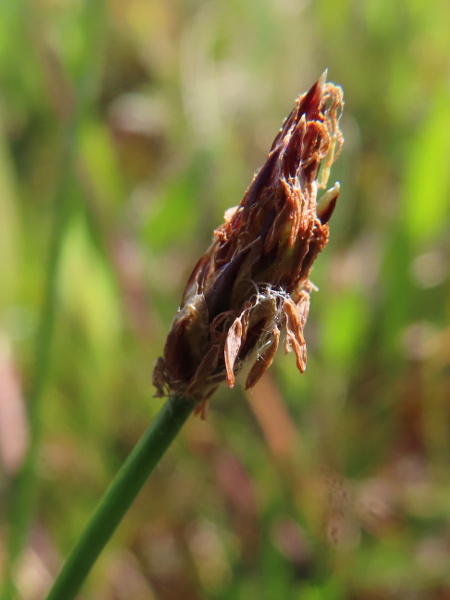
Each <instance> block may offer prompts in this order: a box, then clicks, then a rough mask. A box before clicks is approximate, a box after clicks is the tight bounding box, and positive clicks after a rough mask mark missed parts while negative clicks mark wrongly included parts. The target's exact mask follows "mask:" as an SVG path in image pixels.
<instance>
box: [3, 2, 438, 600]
mask: <svg viewBox="0 0 450 600" xmlns="http://www.w3.org/2000/svg"><path fill="white" fill-rule="evenodd" d="M449 22H450V6H449V5H448V3H447V2H446V1H445V0H434V1H433V2H431V3H424V2H421V1H420V0H415V1H411V0H401V1H399V2H397V3H390V2H388V1H387V0H379V1H375V0H367V1H365V2H356V1H350V0H346V1H345V2H344V1H343V2H340V3H331V2H329V1H325V0H317V1H316V2H300V1H294V0H283V1H277V0H265V1H264V2H261V1H260V0H259V1H258V0H246V1H245V2H241V1H239V2H238V1H237V0H231V1H230V2H227V3H224V2H223V3H221V2H217V1H209V2H204V1H200V0H198V1H196V2H194V1H188V0H185V1H184V2H182V1H181V0H178V1H177V0H171V1H170V2H162V1H156V2H153V3H146V2H143V1H142V0H129V1H128V2H127V3H122V2H118V1H117V0H116V1H109V2H98V3H89V2H83V1H81V0H79V1H78V2H75V1H74V0H73V1H69V0H40V1H37V0H35V1H34V2H33V1H29V2H25V1H24V0H22V1H17V2H3V3H1V4H0V81H1V91H0V281H1V285H0V409H1V415H0V434H1V435H0V459H1V466H0V490H1V496H0V509H1V521H0V565H1V568H2V572H5V569H6V567H5V565H6V558H5V553H6V540H7V536H8V530H9V515H10V509H11V506H10V504H11V503H12V502H13V501H14V500H13V499H14V498H15V495H14V489H15V481H16V477H17V472H18V469H19V467H20V464H21V461H22V460H23V449H24V443H25V440H26V435H27V431H29V429H28V428H27V426H26V419H25V416H24V407H25V404H26V400H27V399H28V398H32V397H33V390H32V389H30V387H31V386H32V385H33V383H32V382H33V380H34V378H35V376H36V375H35V367H36V336H37V335H38V331H39V323H40V321H41V318H42V301H43V294H44V290H45V288H46V281H47V277H48V267H47V265H48V255H49V252H50V237H51V231H52V229H53V228H54V223H55V219H57V218H58V217H57V211H58V204H57V201H59V200H61V201H62V202H63V203H64V206H65V209H64V210H65V211H66V212H65V220H64V222H63V223H62V227H63V229H62V230H61V231H60V233H61V251H60V255H59V262H58V269H57V279H56V281H55V285H56V291H57V311H56V316H55V328H54V334H52V339H49V340H47V341H48V342H49V345H50V350H51V354H50V361H49V367H48V372H47V373H45V374H44V375H45V377H44V380H45V388H44V390H43V394H42V397H41V401H40V403H39V406H38V407H37V408H36V410H34V411H33V410H32V411H31V414H33V415H34V418H36V419H37V420H38V421H39V423H40V427H41V434H40V436H39V437H40V444H39V450H38V453H37V457H36V458H37V485H38V491H37V497H36V501H35V502H34V503H33V515H32V524H31V531H30V536H29V539H28V542H27V547H26V551H25V552H23V553H22V554H21V557H20V560H19V561H18V563H17V565H16V569H15V575H16V581H17V584H18V587H19V589H20V592H21V594H22V597H23V598H25V599H34V598H40V597H42V595H43V593H44V590H45V589H46V588H47V587H48V585H49V582H50V581H51V579H52V577H53V576H54V574H55V572H56V571H57V568H58V565H59V564H60V561H61V560H62V557H63V556H64V555H66V554H67V551H68V550H69V548H70V546H71V545H72V544H73V542H74V540H75V539H76V537H77V536H78V534H79V532H80V530H81V528H82V526H83V524H84V523H85V521H86V519H87V518H88V516H89V515H90V514H91V512H92V509H93V507H94V505H95V503H96V501H97V500H98V498H99V497H100V495H101V494H102V492H103V490H104V489H105V487H106V485H107V484H108V482H109V481H110V480H111V479H112V477H113V475H114V473H115V471H116V470H117V468H118V466H119V465H120V464H121V463H122V462H123V460H124V458H125V457H126V455H127V454H128V452H129V451H130V449H131V448H132V447H133V445H134V443H135V442H136V441H137V439H138V438H139V436H140V434H141V433H142V432H143V431H144V429H145V428H146V426H147V424H148V423H149V422H150V421H151V419H152V418H153V416H154V415H155V414H156V412H157V410H158V408H159V406H160V405H161V401H160V400H156V399H153V398H152V394H153V391H152V387H151V383H150V381H151V370H152V363H153V361H154V360H155V358H156V357H157V356H158V355H159V354H160V353H161V350H162V346H163V343H164V338H165V335H166V333H167V331H168V328H169V325H170V321H171V318H172V316H173V314H174V312H175V310H176V308H177V305H178V302H179V299H180V294H181V290H182V287H183V283H184V280H185V277H186V276H187V275H188V274H189V272H190V269H191V268H192V266H193V264H194V263H195V262H196V259H197V257H198V256H199V255H200V254H201V253H202V252H203V251H204V249H205V247H206V246H207V245H208V244H209V241H210V238H211V232H212V230H213V228H214V227H216V226H217V225H218V224H220V222H221V219H222V214H223V211H224V210H225V209H226V208H228V207H230V206H233V205H235V204H237V203H238V202H239V200H240V199H241V197H242V195H243V193H244V191H245V188H246V186H247V185H248V184H249V183H250V181H251V177H252V175H253V172H254V171H255V169H256V168H257V167H259V166H260V165H261V164H262V163H263V161H264V159H265V155H266V153H267V150H268V148H269V147H270V143H271V141H272V139H273V137H274V135H275V133H276V132H277V130H278V128H279V126H280V125H281V122H282V119H283V117H284V116H285V115H286V114H287V113H288V112H289V111H290V109H291V106H292V104H293V100H294V98H295V97H296V95H297V94H298V93H299V92H301V91H304V90H306V89H307V87H308V86H309V85H311V83H312V82H313V81H314V80H315V79H316V78H317V76H318V75H320V73H321V72H322V71H323V70H324V68H326V67H328V68H329V78H330V79H331V80H332V81H335V82H336V83H339V84H341V85H342V86H343V88H344V92H345V99H346V109H345V113H344V117H343V120H342V127H343V130H344V135H345V138H346V144H345V146H344V150H343V153H342V155H341V157H340V158H339V160H338V162H337V163H336V164H335V166H334V167H333V171H332V175H331V177H332V179H333V180H334V179H339V180H340V181H341V184H342V192H341V197H340V199H339V203H338V206H337V209H336V212H335V214H334V215H333V219H332V223H331V240H330V243H329V246H328V247H327V249H326V251H325V252H324V253H323V255H321V256H320V257H319V259H318V261H317V266H316V268H315V271H314V274H313V281H314V283H315V284H316V285H317V286H318V287H319V288H320V291H319V292H318V293H315V294H314V295H313V298H312V309H311V314H310V317H309V321H308V325H307V330H306V338H307V342H308V350H309V362H308V369H307V372H306V373H305V374H304V375H303V376H300V375H299V374H298V373H297V371H296V369H295V365H294V361H293V359H292V356H287V357H285V356H282V355H281V354H280V356H278V357H277V360H276V362H275V364H274V366H273V369H272V371H271V376H270V378H268V379H267V380H266V381H265V382H263V385H262V386H261V387H260V388H258V389H257V390H255V392H254V394H253V396H252V397H249V398H247V397H246V396H245V395H244V393H243V392H242V390H241V389H236V390H233V391H232V392H230V391H228V390H226V389H221V390H220V391H219V392H218V393H217V394H216V396H215V398H214V400H213V402H212V408H211V412H210V415H209V417H208V421H207V422H206V423H202V422H200V421H199V420H196V419H191V420H190V422H189V423H188V424H187V426H186V427H185V429H184V431H183V432H182V435H181V436H180V439H179V440H178V441H177V442H176V444H175V445H174V447H173V448H172V449H171V451H170V453H169V455H168V456H167V457H166V458H165V459H164V461H163V462H162V464H161V466H160V467H159V469H158V471H157V473H156V474H155V476H154V477H153V480H152V482H151V483H149V485H148V486H147V487H146V489H145V490H144V491H143V492H142V494H141V496H140V497H139V499H138V501H137V502H136V504H135V506H134V507H133V508H132V510H131V512H130V514H129V515H128V517H127V518H126V520H125V521H124V522H123V524H122V525H121V527H120V529H119V531H118V532H117V534H116V536H115V537H114V539H113V541H112V542H111V544H110V545H109V547H108V549H107V550H106V552H105V554H104V555H103V556H102V558H101V559H100V561H99V563H98V565H97V566H96V568H95V569H94V571H93V573H92V575H91V577H90V579H89V581H88V583H87V585H86V587H85V591H84V594H83V596H82V597H83V598H104V599H105V600H106V599H112V598H114V599H119V600H120V599H121V598H127V599H132V600H140V599H143V598H155V599H158V600H172V599H174V600H175V599H178V598H185V599H197V598H198V599H200V598H214V599H217V600H219V599H220V600H222V599H223V600H226V599H228V598H230V599H231V598H233V599H238V600H249V599H252V598H255V597H261V598H271V599H272V598H302V599H306V600H316V599H318V598H320V599H322V598H323V599H325V600H335V599H345V600H347V599H352V600H353V599H354V600H375V599H377V600H378V599H380V600H385V599H397V598H415V599H426V600H428V599H439V600H442V599H446V598H450V568H449V567H450V561H449V559H448V556H449V554H450V527H449V523H450V475H449V468H448V467H449V458H450V441H449V440H450V417H449V414H450V411H449V408H450V406H449V404H450V400H449V399H450V379H449V374H450V369H449V365H450V351H449V348H450V329H449V325H448V323H449V312H450V301H449V298H450V294H449V288H450V279H449V267H448V264H449V255H450V245H449V236H448V231H449V224H450V218H449V198H450V170H449V168H448V162H449V157H450V136H449V131H450V63H449V56H450V52H449V51H450V43H449V41H448V33H447V29H448V23H449ZM74 111H75V113H74ZM74 114H75V116H76V120H75V121H74ZM71 120H72V121H71ZM71 123H72V125H73V123H75V126H74V127H75V128H74V130H73V131H71V129H70V128H71V126H72V125H71ZM68 134H71V136H72V137H71V138H70V140H71V141H70V143H71V144H72V148H71V153H69V158H70V160H68V161H67V164H66V165H64V161H63V160H62V158H63V156H64V147H65V144H67V136H68ZM62 179H64V186H63V187H62V190H63V192H61V180H62ZM56 223H58V221H56ZM267 414H268V416H267Z"/></svg>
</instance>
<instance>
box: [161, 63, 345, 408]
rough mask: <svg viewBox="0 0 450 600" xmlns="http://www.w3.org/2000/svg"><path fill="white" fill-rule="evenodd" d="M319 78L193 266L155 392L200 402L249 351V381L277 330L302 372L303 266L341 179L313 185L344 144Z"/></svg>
mask: <svg viewBox="0 0 450 600" xmlns="http://www.w3.org/2000/svg"><path fill="white" fill-rule="evenodd" d="M325 76H326V73H325V74H324V75H323V76H322V77H321V78H320V79H319V80H318V81H317V82H316V83H315V84H314V85H313V86H312V88H311V89H310V90H309V92H307V93H306V94H303V95H302V96H300V97H299V98H298V99H297V101H296V106H295V108H294V109H293V111H292V112H291V114H290V115H289V116H288V117H287V119H285V121H284V123H283V126H282V127H281V129H280V131H279V133H278V135H277V136H276V138H275V140H274V142H273V144H272V148H271V150H270V152H269V155H268V157H267V160H266V162H265V164H264V165H263V167H262V168H261V169H260V170H259V171H258V172H257V173H256V174H255V176H254V177H253V181H252V183H251V184H250V187H249V188H248V189H247V191H246V193H245V196H244V198H243V200H242V201H241V203H240V204H239V205H238V206H237V207H235V208H232V209H229V210H227V211H226V213H225V222H224V223H223V224H222V225H221V226H220V227H219V228H218V229H216V231H215V232H214V239H213V242H212V244H211V246H210V247H209V248H208V250H207V251H206V252H205V254H204V255H203V256H202V257H201V258H200V260H199V261H198V263H197V265H196V267H195V268H194V270H193V272H192V274H191V276H190V278H189V280H188V282H187V284H186V288H185V290H184V294H183V300H182V303H181V306H180V308H179V310H178V313H177V314H176V316H175V319H174V321H173V324H172V329H171V330H170V332H169V335H168V337H167V341H166V345H165V348H164V357H162V358H159V359H158V360H157V361H156V364H155V368H154V372H153V382H154V385H155V387H156V389H157V395H159V396H163V395H166V394H170V393H173V392H177V393H181V394H184V395H186V396H189V397H191V398H192V399H193V400H196V401H205V400H206V399H207V398H209V397H210V396H211V394H212V393H213V392H214V390H215V389H216V388H217V386H218V385H219V383H221V382H222V381H225V380H226V381H227V383H228V385H229V386H230V387H233V385H234V382H235V374H236V373H237V372H238V371H239V370H240V368H241V367H242V365H243V363H244V362H245V361H246V360H247V359H248V358H249V357H250V356H252V355H254V354H255V351H256V360H255V363H254V365H253V367H252V368H251V370H250V372H249V374H248V376H247V381H246V387H247V388H251V387H253V386H254V385H255V384H256V382H257V381H258V379H259V378H260V377H261V376H262V374H263V373H264V372H265V371H266V370H267V369H268V367H269V366H270V364H271V363H272V360H273V357H274V355H275V352H276V350H277V347H278V343H279V339H280V331H281V330H283V329H285V332H286V333H285V341H284V344H285V349H286V351H287V352H289V351H291V350H293V351H294V352H295V355H296V359H297V367H298V368H299V370H300V371H301V372H303V371H304V370H305V367H306V344H305V340H304V337H303V327H304V324H305V322H306V318H307V316H308V309H309V294H310V291H311V289H312V284H311V282H310V281H309V273H310V270H311V267H312V265H313V262H314V260H315V258H316V256H317V254H318V253H319V252H320V251H321V250H322V248H323V247H324V246H325V245H326V243H327V241H328V221H329V219H330V217H331V214H332V212H333V210H334V207H335V204H336V200H337V197H338V194H339V184H338V183H336V184H335V185H334V186H333V187H332V188H330V189H329V190H328V191H326V192H325V193H324V194H323V195H322V197H321V198H320V200H319V201H318V200H317V192H318V188H324V187H325V185H326V180H327V178H328V173H329V169H330V166H331V164H332V163H333V161H334V159H335V158H336V157H337V155H338V154H339V151H340V149H341V146H342V143H343V138H342V135H341V132H340V130H339V126H338V121H339V117H340V115H341V112H342V107H343V96H342V90H341V88H340V87H337V86H335V85H333V84H332V83H325ZM319 167H321V172H320V173H319Z"/></svg>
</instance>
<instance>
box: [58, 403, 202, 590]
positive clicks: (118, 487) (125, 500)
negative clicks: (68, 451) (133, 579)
mask: <svg viewBox="0 0 450 600" xmlns="http://www.w3.org/2000/svg"><path fill="white" fill-rule="evenodd" d="M194 407H195V402H193V401H192V399H190V398H186V397H185V396H179V395H174V396H171V397H170V398H169V399H168V400H167V402H166V403H165V404H164V406H163V407H162V409H161V410H160V412H159V413H158V415H157V416H156V418H155V420H154V421H153V423H152V424H151V426H150V427H149V428H148V430H147V431H146V432H145V433H144V435H143V436H142V438H141V439H140V440H139V442H138V443H137V445H136V446H135V448H134V450H133V451H132V453H131V454H130V456H129V457H128V458H127V460H126V461H125V463H124V464H123V466H122V467H121V469H120V470H119V472H118V473H117V475H116V477H115V479H114V480H113V482H112V483H111V485H110V486H109V488H108V489H107V491H106V492H105V494H104V496H103V498H102V499H101V500H100V502H99V504H98V506H97V509H96V510H95V512H94V514H93V516H92V518H91V520H90V522H89V523H88V524H87V526H86V528H85V530H84V532H83V533H82V534H81V536H80V538H79V540H78V542H77V543H76V545H75V546H74V548H73V549H72V552H71V553H70V555H69V557H68V558H67V560H66V562H65V564H64V566H63V568H62V570H61V572H60V573H59V575H58V577H57V578H56V580H55V582H54V584H53V587H52V588H51V590H50V592H49V594H48V596H47V598H46V600H71V599H72V598H75V596H76V594H77V593H78V590H79V589H80V587H81V585H82V583H83V581H84V580H85V578H86V577H87V575H88V573H89V572H90V570H91V568H92V566H93V565H94V563H95V561H96V560H97V558H98V556H99V554H100V553H101V551H102V550H103V548H104V547H105V545H106V544H107V542H108V540H109V539H110V538H111V536H112V534H113V533H114V531H115V530H116V528H117V526H118V525H119V523H120V521H121V520H122V517H123V516H124V515H125V513H126V512H127V510H128V508H129V507H130V506H131V504H132V503H133V501H134V499H135V498H136V496H137V495H138V493H139V492H140V490H141V489H142V487H143V485H144V483H145V482H146V480H147V478H148V476H149V475H150V473H151V472H152V471H153V469H154V468H155V466H156V465H157V464H158V462H159V460H160V459H161V457H162V456H163V454H164V452H165V451H166V450H167V448H168V447H169V445H170V443H171V442H172V440H173V439H174V438H175V436H176V435H177V433H178V432H179V431H180V429H181V427H182V426H183V424H184V423H185V422H186V420H187V418H188V417H189V415H190V414H191V412H192V410H193V409H194Z"/></svg>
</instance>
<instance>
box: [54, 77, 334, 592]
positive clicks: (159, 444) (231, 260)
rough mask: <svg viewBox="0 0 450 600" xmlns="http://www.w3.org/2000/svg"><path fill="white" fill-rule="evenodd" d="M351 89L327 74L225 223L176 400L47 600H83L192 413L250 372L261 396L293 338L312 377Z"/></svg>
mask: <svg viewBox="0 0 450 600" xmlns="http://www.w3.org/2000/svg"><path fill="white" fill-rule="evenodd" d="M342 108H343V95H342V90H341V88H340V87H338V86H336V85H334V84H332V83H327V82H326V73H324V74H323V75H322V77H320V79H319V80H318V81H317V82H316V83H315V84H314V85H313V86H312V87H311V89H310V90H309V91H308V92H307V93H305V94H303V95H301V96H299V98H298V99H297V101H296V105H295V107H294V109H293V110H292V112H291V113H290V115H289V116H288V117H287V118H286V119H285V121H284V123H283V125H282V127H281V129H280V130H279V132H278V134H277V136H276V137H275V140H274V142H273V144H272V147H271V149H270V152H269V155H268V157H267V160H266V162H265V164H264V165H263V167H262V168H261V169H260V170H259V171H257V172H256V174H255V176H254V177H253V181H252V182H251V184H250V186H249V188H248V189H247V191H246V193H245V195H244V198H243V200H242V201H241V202H240V204H239V205H238V206H236V207H234V208H232V209H229V210H228V211H227V212H226V213H225V220H224V223H223V224H222V225H221V226H220V227H219V228H218V229H216V231H215V232H214V237H213V241H212V244H211V246H210V247H209V248H208V250H207V251H206V252H205V254H204V255H203V256H202V257H201V258H200V260H199V261H198V263H197V265H196V266H195V268H194V270H193V272H192V274H191V276H190V277H189V279H188V282H187V284H186V287H185V290H184V293H183V298H182V302H181V305H180V308H179V309H178V312H177V314H176V316H175V318H174V321H173V323H172V328H171V330H170V332H169V334H168V337H167V340H166V344H165V347H164V353H163V356H162V357H160V358H159V359H158V360H157V361H156V363H155V367H154V371H153V383H154V385H155V388H156V395H157V396H161V397H162V396H166V397H167V401H166V403H165V404H164V406H163V408H162V409H161V411H160V412H159V414H158V415H157V417H156V419H155V420H154V422H153V423H152V424H151V426H150V428H149V429H148V430H147V432H146V433H145V434H144V436H143V437H142V438H141V440H140V441H139V442H138V444H137V445H136V447H135V449H134V450H133V452H132V453H131V455H130V456H129V457H128V459H127V460H126V462H125V464H124V465H123V466H122V468H121V469H120V471H119V473H118V474H117V476H116V478H115V479H114V481H113V482H112V484H111V485H110V487H109V489H108V490H107V491H106V493H105V495H104V497H103V498H102V500H101V501H100V503H99V505H98V507H97V509H96V511H95V513H94V515H93V517H92V518H91V521H90V522H89V523H88V525H87V527H86V529H85V531H84V532H83V534H82V535H81V537H80V538H79V540H78V542H77V543H76V545H75V547H74V549H73V550H72V553H71V554H70V556H69V557H68V559H67V561H66V563H65V565H64V566H63V568H62V570H61V572H60V574H59V576H58V577H57V579H56V581H55V583H54V585H53V587H52V589H51V590H50V592H49V594H48V596H47V600H70V599H72V598H74V597H75V596H76V594H77V592H78V590H79V588H80V586H81V584H82V583H83V581H84V579H85V577H86V576H87V574H88V573H89V571H90V569H91V568H92V566H93V564H94V562H95V560H96V559H97V557H98V556H99V554H100V552H101V551H102V549H103V547H104V546H105V544H106V543H107V542H108V540H109V538H110V537H111V535H112V534H113V532H114V530H115V529H116V527H117V525H118V524H119V522H120V521H121V519H122V517H123V516H124V514H125V513H126V511H127V510H128V508H129V506H130V505H131V503H132V502H133V500H134V499H135V497H136V496H137V494H138V493H139V491H140V489H141V488H142V486H143V485H144V483H145V481H146V480H147V478H148V476H149V475H150V473H151V472H152V470H153V468H154V467H155V466H156V464H157V463H158V461H159V459H160V458H161V456H162V455H163V454H164V452H165V450H166V449H167V448H168V446H169V445H170V443H171V442H172V440H173V439H174V437H175V436H176V435H177V433H178V432H179V430H180V428H181V427H182V425H183V424H184V422H185V421H186V420H187V418H188V417H189V415H190V414H191V413H192V412H195V413H197V414H200V415H201V416H202V418H205V417H206V414H207V409H208V405H209V399H210V398H211V396H212V394H213V393H214V392H215V390H216V389H217V387H218V386H219V385H220V384H221V383H222V382H226V383H227V384H228V386H229V387H233V386H234V384H235V378H236V375H237V374H238V373H239V371H240V370H241V369H242V367H243V366H244V364H245V363H251V364H252V366H251V368H250V370H249V372H248V374H247V377H246V381H245V386H246V388H247V389H249V388H252V387H253V386H254V385H255V384H256V383H257V381H258V380H259V379H260V377H261V376H262V375H263V374H264V372H265V371H266V370H267V369H268V368H269V366H270V364H271V363H272V361H273V358H274V355H275V353H276V351H277V348H278V346H279V343H280V340H281V339H282V335H281V334H282V333H283V338H284V348H285V350H286V352H290V351H294V353H295V356H296V363H297V367H298V369H299V370H300V372H303V371H304V370H305V367H306V343H305V339H304V335H303V329H304V325H305V322H306V319H307V316H308V309H309V300H310V293H311V291H312V290H313V288H314V286H313V284H312V283H311V281H310V279H309V276H310V271H311V268H312V265H313V263H314V260H315V259H316V257H317V255H318V253H319V252H320V251H321V250H322V249H323V248H324V247H325V245H326V244H327V241H328V231H329V226H328V221H329V219H330V217H331V215H332V213H333V210H334V207H335V204H336V200H337V197H338V194H339V184H338V183H335V184H334V185H333V186H332V187H331V188H329V189H328V190H326V191H324V192H323V193H322V195H321V197H320V198H319V197H318V196H319V190H320V189H325V188H326V183H327V179H328V175H329V171H330V167H331V164H332V163H333V161H334V160H335V158H336V157H337V155H338V154H339V151H340V149H341V147H342V143H343V138H342V135H341V132H340V129H339V118H340V115H341V113H342Z"/></svg>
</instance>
